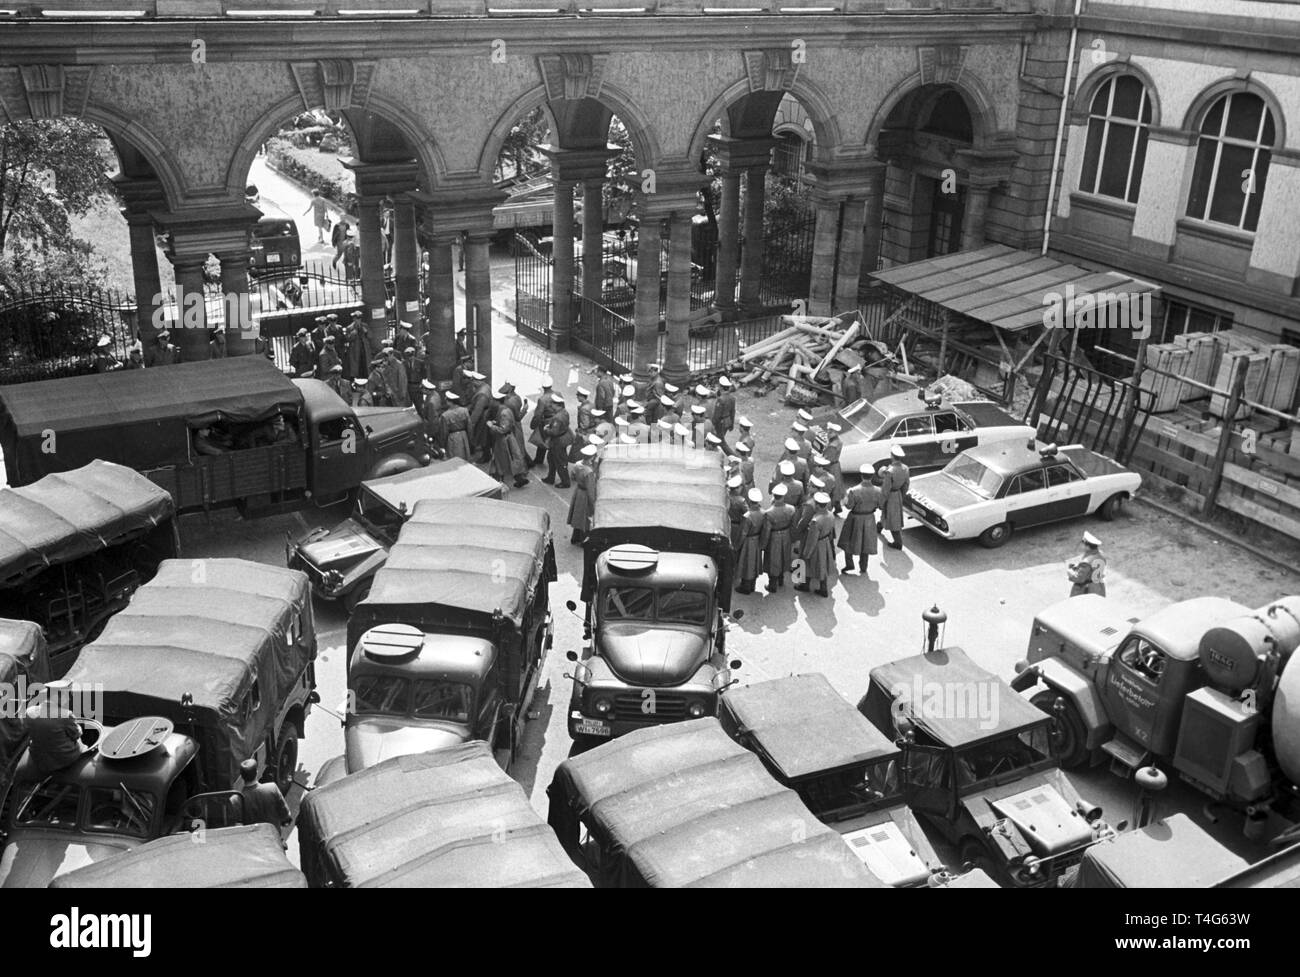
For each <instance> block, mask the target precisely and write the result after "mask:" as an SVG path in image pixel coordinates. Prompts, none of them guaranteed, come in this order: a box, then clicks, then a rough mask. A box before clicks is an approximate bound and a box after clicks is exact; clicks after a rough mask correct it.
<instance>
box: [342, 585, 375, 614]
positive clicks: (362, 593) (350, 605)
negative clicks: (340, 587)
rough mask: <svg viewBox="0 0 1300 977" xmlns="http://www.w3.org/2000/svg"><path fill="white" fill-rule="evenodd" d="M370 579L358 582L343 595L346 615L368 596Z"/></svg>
mask: <svg viewBox="0 0 1300 977" xmlns="http://www.w3.org/2000/svg"><path fill="white" fill-rule="evenodd" d="M370 583H371V582H370V581H369V580H367V581H365V582H364V583H359V584H357V585H356V586H355V587H353V588H352V589H351V590H350V591H348V592H347V593H346V594H344V595H343V610H345V611H347V613H348V617H351V616H352V612H353V611H355V610H356V609H357V605H358V604H360V603H361V602H362V601H363V600H365V599H366V598H367V597H369V596H370Z"/></svg>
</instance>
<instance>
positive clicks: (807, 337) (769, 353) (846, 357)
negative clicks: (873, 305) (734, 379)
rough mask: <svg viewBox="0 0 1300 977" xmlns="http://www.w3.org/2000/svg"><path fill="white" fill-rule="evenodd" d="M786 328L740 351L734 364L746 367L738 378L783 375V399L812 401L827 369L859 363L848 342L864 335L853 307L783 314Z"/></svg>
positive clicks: (750, 379) (751, 380) (824, 382)
mask: <svg viewBox="0 0 1300 977" xmlns="http://www.w3.org/2000/svg"><path fill="white" fill-rule="evenodd" d="M782 321H783V322H784V323H785V328H784V329H782V330H781V331H780V332H777V333H774V334H773V335H771V336H768V337H767V338H766V339H763V340H760V341H759V342H756V343H754V344H752V345H750V346H747V347H745V349H744V350H743V351H742V352H741V354H740V357H739V360H738V363H737V368H738V369H744V368H745V367H748V368H749V372H748V373H746V374H745V375H744V376H743V377H742V378H741V380H740V382H741V383H754V382H757V381H764V380H779V379H782V378H784V379H785V399H786V400H787V401H791V402H794V403H805V404H806V403H815V402H816V400H817V395H818V391H819V390H820V389H824V388H826V387H828V386H829V378H828V377H827V375H826V371H827V370H828V368H830V367H831V365H832V364H837V365H838V366H840V367H841V368H844V367H850V366H856V365H859V364H861V363H862V357H861V355H860V354H858V353H857V352H855V351H854V350H853V349H852V348H851V347H852V345H853V344H854V343H857V342H859V341H860V340H864V339H867V338H869V337H868V336H867V333H866V330H865V329H864V328H863V326H862V321H861V318H860V317H859V315H858V313H857V312H850V313H846V314H845V315H841V316H834V317H827V316H799V315H788V316H782Z"/></svg>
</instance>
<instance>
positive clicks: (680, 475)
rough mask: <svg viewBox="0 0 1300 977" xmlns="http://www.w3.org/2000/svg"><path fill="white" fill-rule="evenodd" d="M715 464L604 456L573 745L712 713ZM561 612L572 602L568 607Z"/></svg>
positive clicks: (707, 458) (726, 546)
mask: <svg viewBox="0 0 1300 977" xmlns="http://www.w3.org/2000/svg"><path fill="white" fill-rule="evenodd" d="M719 457H720V456H719V455H718V454H717V452H713V451H701V450H696V449H693V448H685V447H681V446H676V445H663V444H653V445H647V444H628V445H610V446H608V447H606V448H604V449H603V451H602V452H601V454H600V456H599V458H598V461H597V464H596V482H595V485H596V489H595V496H596V501H595V506H594V511H593V514H592V522H591V531H590V533H589V534H588V536H587V539H586V543H585V546H584V556H585V561H584V564H585V565H584V572H583V581H582V599H583V600H584V601H585V603H586V615H585V619H584V635H583V637H584V641H585V642H586V644H585V646H584V648H583V651H582V655H581V657H579V655H578V653H577V652H573V651H570V652H569V653H568V655H567V657H568V658H569V660H570V661H573V662H575V663H576V667H575V668H574V670H573V675H572V678H573V692H572V694H571V696H570V702H569V721H568V726H569V735H570V736H571V737H573V739H574V741H575V743H577V744H579V745H590V744H591V743H594V742H599V741H601V740H606V739H610V738H612V737H616V736H622V735H623V734H624V733H627V732H630V731H632V730H634V729H640V728H642V727H645V726H653V725H657V724H659V723H667V722H678V721H681V720H686V719H698V718H700V717H702V716H712V715H715V714H716V713H717V707H718V695H719V694H720V693H721V692H722V691H724V690H725V689H726V688H727V687H728V686H729V685H730V684H731V681H732V679H731V670H732V669H734V668H739V667H740V662H739V661H732V662H730V663H728V661H727V659H726V655H725V644H726V632H727V623H728V621H727V613H726V612H727V611H728V610H729V609H730V607H731V587H732V574H733V564H734V555H733V553H732V549H731V526H730V522H729V521H728V516H727V504H726V499H727V489H726V484H725V480H724V478H723V473H722V468H721V465H720V464H719ZM570 609H571V610H576V605H574V604H572V603H570Z"/></svg>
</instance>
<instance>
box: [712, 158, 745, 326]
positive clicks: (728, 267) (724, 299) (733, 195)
mask: <svg viewBox="0 0 1300 977" xmlns="http://www.w3.org/2000/svg"><path fill="white" fill-rule="evenodd" d="M739 259H740V174H739V173H723V174H722V202H721V206H720V207H719V208H718V272H717V277H716V279H715V283H714V295H713V304H714V305H715V306H716V307H717V308H719V309H721V310H722V311H723V312H734V311H735V310H736V268H737V265H738V262H739Z"/></svg>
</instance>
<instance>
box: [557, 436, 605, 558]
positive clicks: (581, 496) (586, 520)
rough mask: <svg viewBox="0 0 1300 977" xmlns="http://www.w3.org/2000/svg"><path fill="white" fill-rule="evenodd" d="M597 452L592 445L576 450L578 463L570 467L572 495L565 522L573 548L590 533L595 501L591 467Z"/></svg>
mask: <svg viewBox="0 0 1300 977" xmlns="http://www.w3.org/2000/svg"><path fill="white" fill-rule="evenodd" d="M598 450H599V449H598V448H597V447H596V446H595V445H594V444H584V445H583V446H582V447H581V448H580V449H579V450H578V461H577V462H576V463H575V464H574V465H573V467H572V471H571V480H572V482H573V495H572V496H570V498H569V514H568V516H566V518H565V521H566V522H567V523H568V525H569V526H571V527H572V529H573V534H572V535H571V536H570V537H569V542H571V543H573V545H574V546H581V545H582V544H583V542H584V541H585V540H586V539H587V533H589V532H591V511H592V507H593V505H594V504H595V501H596V499H595V495H596V475H595V472H594V470H593V469H592V465H593V464H595V460H596V454H597V451H598Z"/></svg>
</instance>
